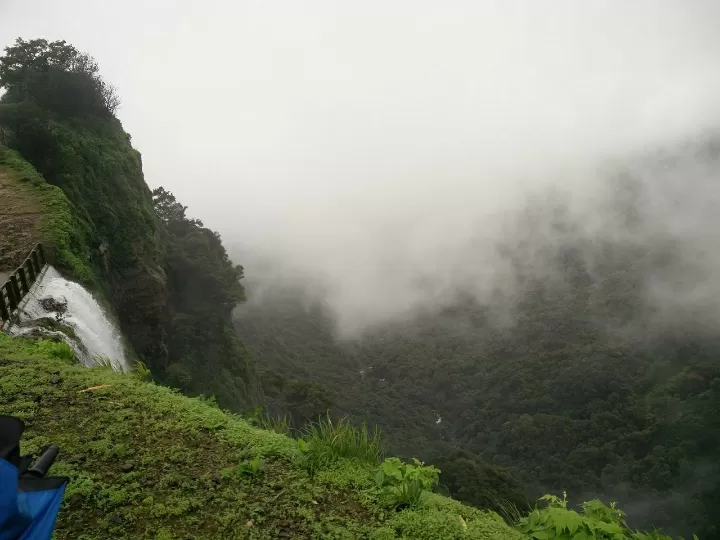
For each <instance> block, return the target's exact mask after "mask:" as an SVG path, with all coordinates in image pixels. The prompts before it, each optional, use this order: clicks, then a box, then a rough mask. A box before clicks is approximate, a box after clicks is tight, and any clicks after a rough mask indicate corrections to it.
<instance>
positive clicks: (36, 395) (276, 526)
mask: <svg viewBox="0 0 720 540" xmlns="http://www.w3.org/2000/svg"><path fill="white" fill-rule="evenodd" d="M0 414H13V415H16V416H19V417H20V418H22V419H23V420H24V421H25V422H26V425H27V431H26V434H25V436H24V438H23V444H24V447H23V449H24V451H36V450H38V449H39V448H40V447H42V446H43V445H46V444H50V443H56V444H59V445H60V447H61V449H62V452H61V454H60V457H59V458H58V461H57V462H56V465H55V466H54V467H53V470H52V472H53V473H54V474H58V475H66V476H68V477H70V483H69V485H68V488H67V493H66V502H65V504H64V506H63V508H62V510H61V512H60V517H59V521H58V524H57V538H58V539H64V538H67V539H73V540H81V539H86V540H89V539H103V540H104V539H106V538H132V539H142V538H148V539H149V538H157V539H173V538H175V539H184V538H194V539H195V538H197V539H200V538H208V539H217V538H227V539H231V538H257V539H261V538H308V539H309V538H313V539H316V538H317V539H320V538H333V539H357V538H375V539H378V540H380V539H391V538H408V539H410V538H411V539H413V540H422V539H425V538H427V539H438V540H440V539H443V540H444V539H452V538H458V539H460V538H463V539H466V538H467V539H472V538H477V539H497V540H502V539H508V540H511V539H518V540H519V539H521V538H523V537H524V536H523V535H521V534H519V533H518V532H516V531H514V530H513V529H511V528H510V527H508V526H507V525H505V523H504V522H503V521H502V520H501V519H500V518H499V517H498V516H497V515H494V514H491V513H486V512H482V511H479V510H476V509H473V508H470V507H467V506H463V505H462V504H460V503H457V502H455V501H452V500H450V499H446V498H444V497H441V496H438V495H430V496H428V500H427V502H426V503H425V504H424V505H423V507H422V508H419V509H405V510H403V511H400V512H397V511H394V510H391V509H388V508H386V507H384V506H382V505H380V503H379V501H378V499H377V496H376V495H375V491H374V490H373V489H372V485H373V482H372V474H373V473H374V472H375V469H376V468H377V464H375V466H372V465H370V464H363V463H360V462H356V461H352V460H346V459H339V460H338V461H336V462H335V463H334V464H331V465H330V466H329V467H327V468H321V469H320V470H318V471H317V472H315V474H314V476H313V477H312V478H311V477H310V476H309V475H308V471H307V469H306V468H305V467H304V466H303V465H302V460H301V458H302V455H301V453H300V451H299V450H298V443H297V441H294V440H292V439H290V438H288V437H286V436H284V435H279V434H276V433H272V432H269V431H264V430H261V429H258V428H256V427H252V426H251V425H250V424H249V423H248V422H247V421H246V420H244V419H242V418H240V417H239V416H236V415H233V414H230V413H227V412H223V411H221V410H219V409H218V408H217V407H216V406H214V405H213V404H212V403H209V402H207V401H205V400H202V399H198V398H187V397H183V396H181V395H179V394H178V393H176V392H173V391H171V390H170V389H168V388H164V387H160V386H155V385H153V384H150V383H146V382H140V381H139V380H138V379H136V378H133V377H132V376H127V375H120V374H117V373H114V372H111V371H109V370H107V369H104V368H92V369H86V368H82V367H80V366H78V365H77V364H76V362H75V360H74V358H73V356H72V353H71V352H70V350H69V348H67V347H66V346H65V345H64V344H57V343H52V342H48V341H41V340H40V341H30V340H25V339H20V338H16V339H13V338H10V337H8V336H6V335H4V334H0ZM256 457H260V458H261V459H262V460H264V467H261V469H260V470H259V471H258V473H257V474H254V475H253V474H243V470H244V469H243V467H247V466H248V463H249V462H250V461H252V459H253V458H256ZM460 518H462V519H460Z"/></svg>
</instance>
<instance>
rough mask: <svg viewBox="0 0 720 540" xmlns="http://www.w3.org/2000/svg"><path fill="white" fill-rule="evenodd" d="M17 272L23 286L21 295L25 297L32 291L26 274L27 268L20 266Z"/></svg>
mask: <svg viewBox="0 0 720 540" xmlns="http://www.w3.org/2000/svg"><path fill="white" fill-rule="evenodd" d="M16 274H17V275H18V277H19V278H20V286H21V287H22V289H21V290H20V296H21V297H23V296H25V295H26V294H27V293H28V292H30V287H28V281H27V276H26V275H25V268H23V267H22V266H21V267H20V268H18V269H17V272H16Z"/></svg>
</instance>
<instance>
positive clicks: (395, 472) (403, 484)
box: [375, 457, 440, 508]
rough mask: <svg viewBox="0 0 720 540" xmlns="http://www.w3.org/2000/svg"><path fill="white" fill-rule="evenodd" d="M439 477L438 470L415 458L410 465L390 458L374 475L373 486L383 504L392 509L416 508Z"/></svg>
mask: <svg viewBox="0 0 720 540" xmlns="http://www.w3.org/2000/svg"><path fill="white" fill-rule="evenodd" d="M439 477H440V470H439V469H436V468H435V467H433V466H432V465H425V464H424V463H423V462H422V461H420V460H418V459H416V458H413V459H412V463H403V462H402V461H401V460H400V459H399V458H396V457H392V458H387V459H386V460H385V461H384V462H383V463H382V465H380V468H379V469H378V471H377V473H375V486H376V487H377V490H378V495H379V496H380V500H381V502H383V503H384V504H386V505H388V506H392V507H394V508H406V507H410V508H416V507H418V506H420V505H421V504H422V502H423V499H424V498H425V495H426V494H427V493H429V492H431V491H432V488H433V486H434V485H436V484H437V483H438V480H439Z"/></svg>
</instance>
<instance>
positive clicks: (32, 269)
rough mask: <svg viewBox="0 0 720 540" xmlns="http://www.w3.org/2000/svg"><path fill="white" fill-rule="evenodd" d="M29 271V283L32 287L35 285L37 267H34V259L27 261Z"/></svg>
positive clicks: (25, 264) (26, 265)
mask: <svg viewBox="0 0 720 540" xmlns="http://www.w3.org/2000/svg"><path fill="white" fill-rule="evenodd" d="M23 266H25V267H26V268H27V271H28V282H29V284H30V285H32V284H33V283H35V267H34V266H33V262H32V258H31V257H28V258H27V259H25V263H24V265H23Z"/></svg>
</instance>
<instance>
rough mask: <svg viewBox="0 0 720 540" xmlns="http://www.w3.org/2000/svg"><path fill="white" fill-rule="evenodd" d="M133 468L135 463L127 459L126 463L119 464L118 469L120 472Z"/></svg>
mask: <svg viewBox="0 0 720 540" xmlns="http://www.w3.org/2000/svg"><path fill="white" fill-rule="evenodd" d="M134 468H135V465H133V464H132V463H130V462H129V461H128V462H127V463H123V464H122V465H120V470H121V471H122V472H130V471H132V470H133V469H134Z"/></svg>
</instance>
